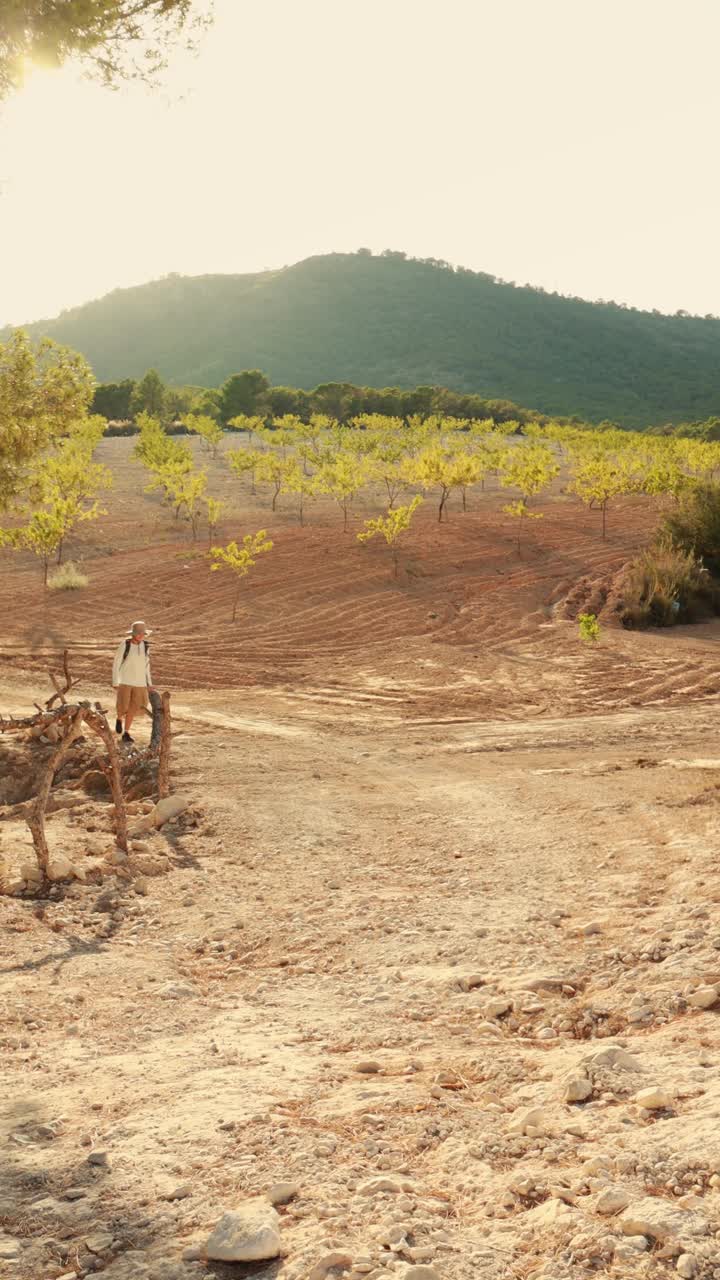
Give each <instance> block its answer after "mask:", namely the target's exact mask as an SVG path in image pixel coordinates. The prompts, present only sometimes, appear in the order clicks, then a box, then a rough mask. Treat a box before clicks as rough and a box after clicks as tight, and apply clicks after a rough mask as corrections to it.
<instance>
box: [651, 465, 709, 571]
mask: <svg viewBox="0 0 720 1280" xmlns="http://www.w3.org/2000/svg"><path fill="white" fill-rule="evenodd" d="M660 536H661V538H662V540H663V542H664V543H668V544H669V545H670V546H673V547H677V548H678V549H679V550H680V551H690V552H692V554H693V555H694V556H695V557H696V558H697V559H698V560H702V563H703V564H704V565H705V566H706V567H707V569H708V570H709V571H710V573H711V574H712V576H713V577H715V578H720V486H719V485H716V484H705V485H697V486H695V487H694V488H692V489H690V490H688V492H687V493H685V494H684V496H683V498H682V501H681V503H680V505H679V506H678V508H677V509H676V510H675V511H673V512H671V513H670V514H669V515H667V516H666V517H665V520H664V522H663V525H662V528H661V531H660Z"/></svg>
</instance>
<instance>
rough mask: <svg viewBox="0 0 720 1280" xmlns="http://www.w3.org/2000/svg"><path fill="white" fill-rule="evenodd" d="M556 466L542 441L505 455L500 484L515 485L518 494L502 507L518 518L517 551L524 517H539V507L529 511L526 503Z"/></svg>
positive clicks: (543, 486)
mask: <svg viewBox="0 0 720 1280" xmlns="http://www.w3.org/2000/svg"><path fill="white" fill-rule="evenodd" d="M559 470H560V467H559V466H558V464H557V462H556V461H555V457H554V455H553V452H552V449H550V448H549V447H548V446H547V445H544V444H521V445H518V446H517V447H516V448H514V449H509V450H508V452H507V454H506V455H505V461H504V464H503V474H502V476H501V477H500V483H501V485H502V486H503V487H504V488H506V489H510V488H512V489H519V490H520V495H521V496H520V498H519V499H518V500H516V501H515V502H510V503H508V505H507V506H505V507H503V511H504V512H505V513H506V515H509V516H514V517H515V518H516V519H518V520H519V522H520V523H519V525H518V538H517V547H518V554H520V548H521V539H522V526H523V521H524V520H529V519H532V520H541V519H542V512H541V511H531V510H530V507H529V503H530V501H531V499H532V498H536V497H537V495H538V494H539V493H542V491H543V489H547V488H548V486H549V485H550V484H551V483H552V481H553V479H554V478H555V476H556V475H557V473H558V471H559Z"/></svg>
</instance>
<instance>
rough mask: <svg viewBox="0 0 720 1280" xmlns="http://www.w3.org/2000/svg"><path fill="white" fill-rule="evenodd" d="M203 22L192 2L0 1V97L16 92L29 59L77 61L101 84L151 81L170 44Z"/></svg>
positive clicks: (40, 62) (55, 63)
mask: <svg viewBox="0 0 720 1280" xmlns="http://www.w3.org/2000/svg"><path fill="white" fill-rule="evenodd" d="M206 21H207V15H206V13H203V9H202V7H201V6H200V5H199V4H196V3H195V0H3V6H2V14H1V15H0V99H1V98H4V97H6V96H7V95H8V94H9V93H10V92H11V91H13V90H17V89H19V88H20V86H21V85H22V82H23V75H24V70H25V65H26V63H27V62H31V63H35V64H37V65H39V66H45V67H59V66H61V65H62V64H63V63H64V62H65V61H66V60H67V59H69V58H80V59H82V61H83V62H84V63H85V64H86V66H89V68H90V69H91V71H92V72H93V74H94V75H95V76H96V77H98V78H99V79H101V80H102V81H103V82H105V83H106V84H116V83H117V82H118V81H121V80H125V79H127V78H129V77H130V78H133V77H138V78H141V79H143V80H145V81H153V80H154V79H155V78H156V77H157V75H158V74H159V72H160V71H161V70H162V69H163V67H164V66H165V60H166V56H167V52H168V50H169V48H170V47H171V45H172V44H173V43H174V41H176V40H177V39H178V38H190V37H191V35H192V33H193V31H194V30H196V29H197V28H198V26H199V25H200V24H202V23H204V22H206Z"/></svg>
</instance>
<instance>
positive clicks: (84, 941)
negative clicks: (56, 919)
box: [0, 921, 120, 977]
mask: <svg viewBox="0 0 720 1280" xmlns="http://www.w3.org/2000/svg"><path fill="white" fill-rule="evenodd" d="M119 927H120V926H119V922H118V923H116V922H114V921H113V924H112V931H111V932H110V933H109V934H107V935H106V937H104V938H81V937H79V936H78V935H77V934H69V935H66V937H65V941H66V943H67V945H66V947H65V950H64V951H61V952H60V953H59V954H58V952H57V951H49V952H48V953H47V955H43V956H34V957H33V958H32V960H22V961H20V962H19V963H18V964H10V965H5V966H4V967H3V968H0V974H3V973H37V972H38V971H39V970H40V969H46V968H47V967H48V965H53V964H54V965H55V966H56V967H55V970H54V975H55V977H58V975H59V974H60V973H62V970H63V969H64V967H65V965H66V964H69V962H70V961H71V960H75V959H76V958H77V957H78V956H97V955H102V953H103V952H104V951H105V949H106V946H107V944H108V943H109V942H111V941H112V939H113V937H114V936H115V934H116V933H117V930H118V928H119ZM53 936H55V935H53Z"/></svg>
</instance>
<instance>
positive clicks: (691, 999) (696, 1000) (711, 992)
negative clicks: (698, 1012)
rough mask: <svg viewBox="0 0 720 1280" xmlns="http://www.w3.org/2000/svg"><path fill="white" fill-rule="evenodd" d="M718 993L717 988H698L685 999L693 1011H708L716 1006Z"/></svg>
mask: <svg viewBox="0 0 720 1280" xmlns="http://www.w3.org/2000/svg"><path fill="white" fill-rule="evenodd" d="M717 1000H718V992H717V987H698V989H697V991H693V992H691V993H690V995H689V996H688V998H687V1002H688V1004H691V1005H692V1006H693V1008H694V1009H710V1008H711V1007H712V1006H713V1005H714V1004H717Z"/></svg>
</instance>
